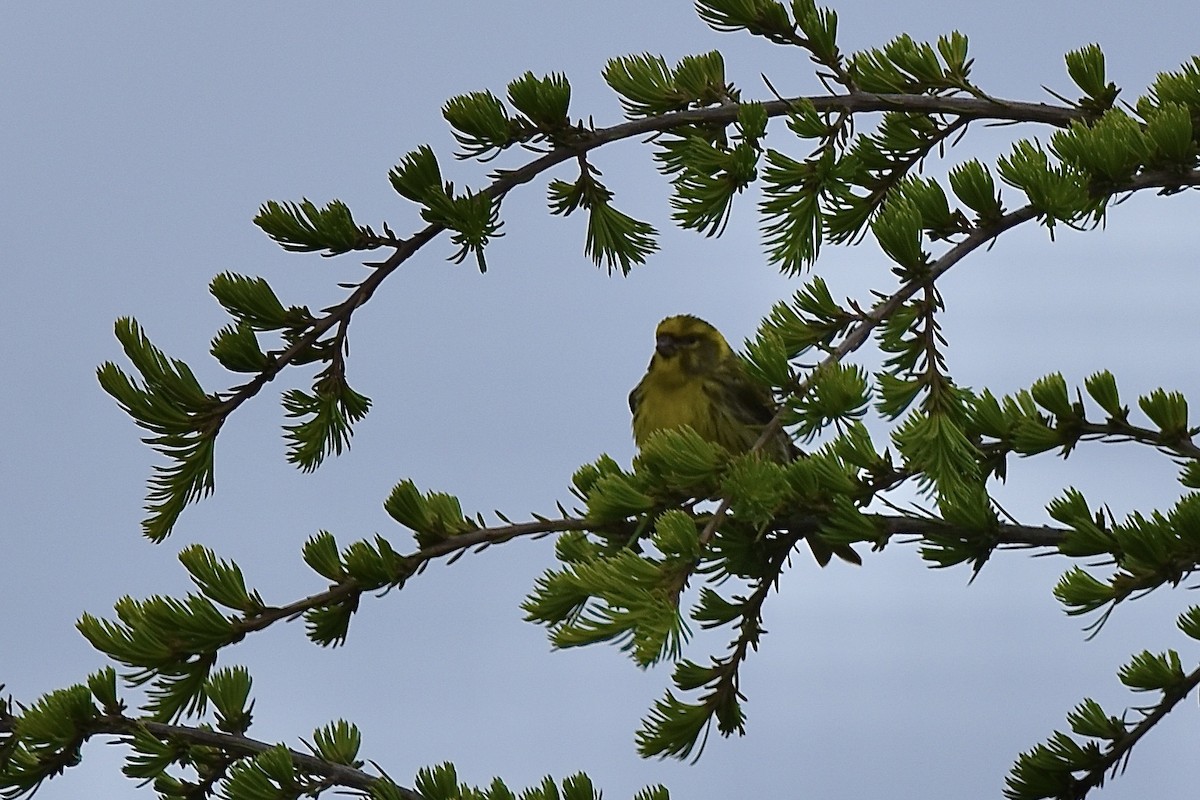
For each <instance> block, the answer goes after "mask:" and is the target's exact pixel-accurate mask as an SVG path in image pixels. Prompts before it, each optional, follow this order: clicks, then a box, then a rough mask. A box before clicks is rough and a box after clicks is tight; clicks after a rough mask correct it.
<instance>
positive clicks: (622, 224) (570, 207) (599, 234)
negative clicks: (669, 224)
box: [549, 163, 658, 275]
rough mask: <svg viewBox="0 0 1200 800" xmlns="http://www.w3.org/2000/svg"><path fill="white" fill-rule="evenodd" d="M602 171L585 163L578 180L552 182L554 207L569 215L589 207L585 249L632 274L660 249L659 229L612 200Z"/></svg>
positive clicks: (553, 210)
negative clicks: (635, 266)
mask: <svg viewBox="0 0 1200 800" xmlns="http://www.w3.org/2000/svg"><path fill="white" fill-rule="evenodd" d="M599 176H600V172H599V170H596V169H595V168H593V167H592V166H591V165H590V164H586V163H585V164H584V168H583V169H582V170H581V171H580V174H579V179H578V180H577V181H575V182H574V183H569V182H567V181H561V180H554V181H551V182H550V187H549V203H550V211H551V213H554V214H559V215H561V216H569V215H570V214H571V213H572V212H573V211H575V210H576V209H578V208H584V209H587V211H588V226H587V240H586V243H585V245H584V252H585V253H587V255H588V256H589V257H590V258H591V259H592V261H594V262H595V263H596V265H597V266H599V265H600V264H601V263H603V264H605V265H606V266H607V268H608V272H609V274H610V275H611V274H612V271H613V267H615V266H619V267H620V269H621V274H622V275H628V274H629V272H630V270H632V269H633V267H634V265H636V264H644V263H645V262H646V258H647V257H648V256H649V255H650V254H651V253H653V252H654V251H656V250H657V249H658V244H657V243H656V241H655V240H656V237H657V236H658V231H656V230H655V229H654V227H653V226H652V225H649V224H647V223H645V222H641V221H639V220H636V219H634V218H633V217H630V216H629V215H627V214H623V213H622V212H620V211H618V210H617V209H615V208H613V206H612V205H611V204H610V202H609V201H610V200H612V197H613V194H612V192H610V191H609V190H608V188H607V187H606V186H605V185H604V184H603V183H601V182H600V181H599Z"/></svg>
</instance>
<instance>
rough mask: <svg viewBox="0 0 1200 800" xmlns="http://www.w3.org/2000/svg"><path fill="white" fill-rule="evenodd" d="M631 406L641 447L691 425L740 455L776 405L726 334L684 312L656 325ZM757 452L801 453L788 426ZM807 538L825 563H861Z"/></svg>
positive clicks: (841, 549)
mask: <svg viewBox="0 0 1200 800" xmlns="http://www.w3.org/2000/svg"><path fill="white" fill-rule="evenodd" d="M629 410H630V412H631V413H632V414H633V440H634V443H635V444H636V445H637V446H638V448H639V449H640V448H642V447H644V446H645V444H646V442H647V441H648V440H649V439H650V437H651V436H652V435H653V434H655V433H656V432H658V431H661V430H668V429H672V428H680V427H683V426H685V425H686V426H688V427H690V428H691V429H692V430H693V431H695V432H696V433H697V434H699V436H700V438H702V439H704V440H705V441H708V442H713V443H714V444H719V445H720V446H721V447H723V448H725V449H726V450H728V451H729V452H730V453H732V454H734V455H740V454H743V453H746V452H749V451H750V450H751V449H752V448H753V447H754V444H755V443H756V442H757V441H758V440H759V438H760V437H761V436H762V432H763V430H764V429H765V427H766V426H767V424H768V423H770V422H771V420H772V419H773V418H774V416H775V414H776V413H777V412H778V406H777V405H776V403H775V401H774V398H773V397H772V396H771V392H770V390H769V389H768V388H767V387H766V386H764V385H763V384H762V383H760V382H758V381H757V380H755V379H754V378H753V377H752V376H751V375H750V373H749V372H748V371H747V370H746V366H745V363H744V362H743V361H742V359H741V357H740V356H739V355H738V354H737V353H735V352H734V350H733V348H731V347H730V346H729V342H727V341H725V337H724V336H722V335H721V332H720V331H718V330H717V329H716V328H715V327H713V326H712V325H710V324H709V323H707V322H705V321H704V320H702V319H700V318H699V317H695V316H692V315H691V314H678V315H676V316H672V317H667V318H666V319H664V320H663V321H662V322H660V323H658V327H657V328H656V329H655V331H654V354H653V355H652V356H651V357H650V365H649V366H648V367H647V368H646V374H645V376H643V377H642V379H641V381H640V382H638V385H637V386H635V387H634V388H633V391H632V392H630V393H629ZM759 452H761V453H762V454H763V455H764V456H765V457H766V458H769V459H771V460H772V461H775V462H777V463H780V464H787V463H790V462H791V461H793V460H794V459H796V458H798V457H801V456H802V454H801V453H800V450H799V449H798V448H797V447H796V446H795V444H794V443H793V442H792V440H791V437H789V436H788V435H787V433H786V432H785V431H784V430H783V428H782V427H780V428H778V429H777V430H775V432H774V433H772V434H771V436H770V437H769V438H768V439H767V441H766V442H764V443H763V446H762V447H761V448H760V450H759ZM806 538H807V539H808V543H809V547H810V548H811V549H812V551H813V555H814V556H815V557H816V559H817V561H818V562H819V563H820V564H821V565H822V566H824V565H825V564H827V563H828V562H829V559H830V556H831V555H832V554H837V555H838V556H839V557H840V558H842V559H845V560H846V561H849V562H851V563H855V564H861V563H862V561H861V559H860V558H859V557H858V554H857V553H855V552H854V550H853V549H852V548H850V547H849V546H848V545H833V546H831V545H829V544H827V543H825V542H824V541H822V540H821V539H820V538H819V537H817V536H814V535H809V536H808V537H806Z"/></svg>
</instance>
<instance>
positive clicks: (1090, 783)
mask: <svg viewBox="0 0 1200 800" xmlns="http://www.w3.org/2000/svg"><path fill="white" fill-rule="evenodd" d="M1197 686H1200V668H1198V669H1196V670H1193V671H1192V672H1191V673H1189V674H1188V675H1187V676H1186V677H1185V678H1184V679H1183V682H1182V683H1181V684H1179V686H1177V687H1175V688H1172V689H1168V690H1166V691H1164V692H1163V699H1162V701H1161V702H1159V704H1158V705H1156V706H1155V707H1154V709H1153V710H1152V711H1151V712H1150V713H1148V714H1146V715H1145V716H1144V717H1143V718H1142V721H1141V722H1139V723H1138V724H1137V725H1135V726H1134V727H1133V729H1132V730H1130V731H1129V732H1128V733H1127V734H1126V735H1125V736H1123V737H1121V738H1120V739H1119V740H1117V741H1116V742H1114V743H1113V747H1112V749H1111V750H1109V751H1108V752H1107V753H1105V754H1104V757H1103V758H1102V759H1101V761H1100V763H1099V764H1097V765H1096V766H1095V767H1093V768H1092V769H1090V770H1089V771H1088V773H1087V776H1086V777H1084V778H1082V779H1081V780H1078V781H1075V784H1074V786H1075V793H1074V795H1075V797H1078V798H1082V797H1084V796H1086V795H1087V793H1088V792H1089V791H1091V790H1092V789H1095V788H1098V787H1100V786H1101V785H1102V784H1103V783H1104V776H1105V773H1107V772H1108V771H1109V770H1110V769H1115V768H1116V767H1117V765H1118V764H1120V763H1121V761H1122V760H1123V759H1125V758H1127V757H1128V756H1129V753H1130V752H1131V751H1132V750H1133V746H1134V745H1135V744H1137V743H1138V740H1140V739H1141V738H1142V737H1143V736H1145V735H1146V734H1147V733H1149V732H1150V729H1151V728H1153V727H1154V726H1155V725H1157V724H1158V723H1159V722H1161V721H1162V720H1163V718H1164V717H1166V716H1167V714H1169V713H1171V710H1172V709H1173V708H1175V706H1177V705H1179V703H1181V702H1182V701H1183V700H1184V699H1186V698H1187V696H1188V695H1190V694H1191V693H1192V692H1193V691H1195V689H1196V687H1197Z"/></svg>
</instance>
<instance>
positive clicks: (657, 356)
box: [629, 314, 797, 463]
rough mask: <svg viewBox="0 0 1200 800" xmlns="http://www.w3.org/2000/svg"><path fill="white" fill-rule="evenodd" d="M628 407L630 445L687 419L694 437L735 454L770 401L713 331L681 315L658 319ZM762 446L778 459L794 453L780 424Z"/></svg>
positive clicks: (757, 429) (755, 430) (761, 421)
mask: <svg viewBox="0 0 1200 800" xmlns="http://www.w3.org/2000/svg"><path fill="white" fill-rule="evenodd" d="M629 410H630V411H632V412H633V440H634V442H636V443H637V445H638V447H641V446H642V445H644V444H645V443H646V440H647V439H648V438H649V437H650V434H652V433H654V432H655V431H659V430H663V429H666V428H678V427H681V426H683V425H688V426H690V427H691V428H692V430H694V431H695V432H696V433H698V434H700V436H701V438H703V439H705V440H707V441H710V442H714V443H716V444H719V445H721V446H722V447H724V448H725V449H726V450H728V451H729V452H731V453H734V454H739V453H744V452H746V451H747V450H749V449H750V448H751V447H752V446H753V445H754V443H755V442H756V441H758V437H759V436H760V435H761V434H762V429H763V426H764V425H766V424H767V423H768V422H770V421H771V418H772V417H773V416H775V411H776V406H775V403H774V401H773V400H772V399H771V393H770V392H769V391H767V389H766V387H764V386H763V385H762V384H760V383H758V382H756V381H755V380H754V379H753V378H751V377H750V375H749V374H747V372H746V367H745V365H744V364H743V363H742V359H741V358H739V357H738V355H737V354H736V353H734V352H733V350H732V349H731V348H730V347H729V343H728V342H726V341H725V337H724V336H722V335H721V333H720V331H718V330H717V329H716V328H714V327H713V326H712V325H709V324H708V323H707V322H705V321H704V320H702V319H699V318H698V317H693V316H691V315H688V314H681V315H679V316H676V317H667V318H666V319H664V320H663V321H662V322H660V323H659V324H658V329H657V330H656V331H655V332H654V355H653V356H651V358H650V366H649V368H647V370H646V375H645V377H643V378H642V380H641V382H640V383H639V384H638V385H637V386H636V387H635V388H634V390H633V391H632V392H630V393H629ZM762 451H763V453H764V454H765V455H766V456H767V457H769V458H771V459H772V460H774V461H779V462H781V463H787V462H788V461H791V460H792V459H793V458H795V456H796V455H797V451H796V448H795V446H794V445H793V444H792V442H791V439H789V438H788V436H787V434H785V433H784V432H783V430H780V431H779V432H778V433H777V434H776V435H775V436H772V437H771V440H770V441H769V442H767V443H766V445H764V447H763V448H762Z"/></svg>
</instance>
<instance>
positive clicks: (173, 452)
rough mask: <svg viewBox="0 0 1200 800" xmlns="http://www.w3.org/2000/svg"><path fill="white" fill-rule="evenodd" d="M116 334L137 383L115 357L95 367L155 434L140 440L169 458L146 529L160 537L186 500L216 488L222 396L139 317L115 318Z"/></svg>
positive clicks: (158, 473) (153, 490) (154, 482)
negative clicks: (152, 336)
mask: <svg viewBox="0 0 1200 800" xmlns="http://www.w3.org/2000/svg"><path fill="white" fill-rule="evenodd" d="M116 335H117V339H118V340H119V341H120V342H121V345H122V347H123V348H124V350H125V355H126V356H127V357H128V358H129V360H130V361H131V362H132V363H133V366H134V368H135V369H136V370H137V371H138V372H139V373H140V375H141V379H142V383H141V385H138V384H137V383H136V382H135V381H134V380H133V379H132V378H130V377H129V376H128V375H126V374H125V373H124V372H122V371H121V369H120V368H118V367H117V366H116V365H115V364H113V363H112V362H105V363H104V364H102V365H101V366H100V368H99V370H98V371H97V377H98V378H99V380H100V386H101V387H103V389H104V391H106V392H108V393H109V395H111V396H112V397H113V398H114V399H115V400H116V401H117V402H118V403H119V404H120V406H121V408H122V410H123V411H125V413H126V414H128V415H129V416H130V417H132V418H133V420H134V422H136V423H137V424H138V426H139V427H141V428H144V429H145V430H148V431H150V432H151V434H153V435H152V436H149V437H146V438H145V439H143V440H142V441H144V442H146V443H147V444H149V445H150V446H151V447H153V448H154V449H155V450H157V451H158V452H159V453H160V454H162V455H164V456H166V457H167V458H168V459H171V461H172V463H170V464H169V465H167V466H157V467H155V474H154V477H153V478H152V479H151V481H150V497H149V500H148V505H147V510H148V511H149V512H150V516H149V517H148V518H147V519H146V520H145V521H144V522H143V523H142V532H143V533H144V534H145V535H146V537H147V538H149V539H151V540H153V541H156V542H157V541H162V539H164V538H165V537H166V536H167V534H168V533H170V530H171V526H173V525H174V524H175V520H176V519H178V517H179V514H180V513H181V512H182V511H183V508H184V506H185V505H187V504H188V503H190V502H192V501H193V500H196V499H198V498H200V497H202V496H204V495H206V494H208V493H209V492H211V491H212V489H213V445H214V443H215V440H216V434H217V426H215V425H214V424H213V423H215V422H216V420H217V419H218V417H217V411H218V408H219V406H220V400H219V399H218V398H216V397H214V396H212V395H209V394H206V393H205V392H204V389H203V388H201V386H200V382H199V381H197V380H196V376H195V375H194V374H193V373H192V371H191V369H190V368H189V367H188V365H187V364H185V363H184V362H182V361H180V360H178V359H173V358H168V357H167V356H166V355H165V354H164V353H163V352H162V351H161V350H159V349H158V348H157V347H155V346H154V345H153V344H152V343H151V342H150V340H149V339H148V338H146V335H145V334H144V333H143V332H142V329H141V327H140V326H139V325H138V324H137V322H136V321H134V320H132V319H130V318H128V317H125V318H122V319H119V320H117V324H116Z"/></svg>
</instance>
